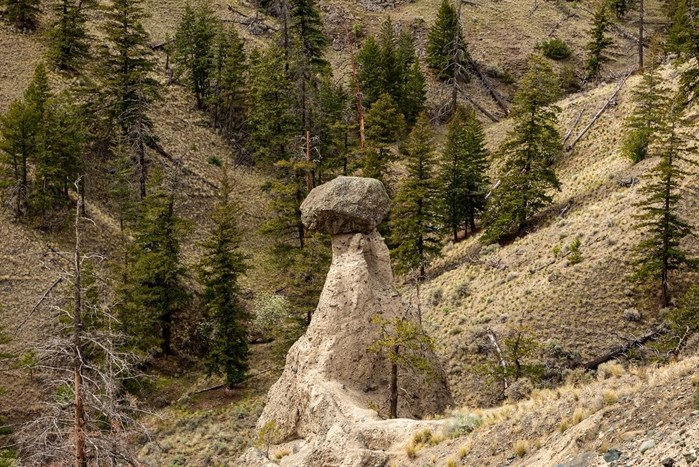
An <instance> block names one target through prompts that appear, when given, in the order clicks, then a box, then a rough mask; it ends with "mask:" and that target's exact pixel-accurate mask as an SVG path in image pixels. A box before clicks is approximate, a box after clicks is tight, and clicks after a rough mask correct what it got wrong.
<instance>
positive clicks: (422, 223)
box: [391, 114, 441, 280]
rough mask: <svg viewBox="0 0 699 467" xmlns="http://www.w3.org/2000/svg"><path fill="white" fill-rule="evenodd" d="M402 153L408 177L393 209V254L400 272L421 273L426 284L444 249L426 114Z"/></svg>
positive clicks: (431, 136)
mask: <svg viewBox="0 0 699 467" xmlns="http://www.w3.org/2000/svg"><path fill="white" fill-rule="evenodd" d="M402 152H403V154H404V156H405V162H406V169H407V171H408V176H407V177H406V178H405V179H404V180H403V183H402V184H401V185H400V186H399V188H398V194H397V195H396V198H395V201H394V205H393V216H392V217H391V235H392V236H393V238H392V240H393V243H394V244H395V245H397V246H396V248H395V249H394V250H393V252H394V255H395V259H396V270H397V271H399V272H401V273H407V272H410V271H412V270H418V271H419V278H420V280H422V279H424V278H425V267H426V265H427V263H428V262H429V260H430V259H431V258H433V257H435V256H438V255H439V251H440V249H441V245H440V242H439V237H438V231H439V224H438V210H437V201H438V191H437V179H436V157H435V153H434V136H433V133H432V129H431V128H430V123H429V119H428V118H427V116H426V115H425V114H422V115H421V116H420V117H419V118H418V121H417V122H416V123H415V127H414V128H413V131H412V132H411V133H410V136H409V137H408V140H407V142H406V144H405V146H404V147H403V149H402Z"/></svg>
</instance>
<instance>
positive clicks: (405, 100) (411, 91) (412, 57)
mask: <svg viewBox="0 0 699 467" xmlns="http://www.w3.org/2000/svg"><path fill="white" fill-rule="evenodd" d="M397 57H398V63H399V66H400V70H401V74H400V83H399V92H398V95H397V96H395V97H394V98H395V99H396V103H397V105H398V107H399V108H400V110H401V113H402V114H403V116H404V117H405V121H406V123H407V124H408V126H412V125H413V124H414V123H415V121H416V120H417V117H418V115H420V114H421V113H422V111H423V110H424V108H425V101H426V100H427V91H426V85H425V77H424V75H423V74H422V70H421V69H420V63H419V61H418V59H417V55H416V53H415V44H414V42H413V36H412V34H411V33H410V32H409V31H404V32H403V33H402V34H401V35H400V37H399V40H398V53H397Z"/></svg>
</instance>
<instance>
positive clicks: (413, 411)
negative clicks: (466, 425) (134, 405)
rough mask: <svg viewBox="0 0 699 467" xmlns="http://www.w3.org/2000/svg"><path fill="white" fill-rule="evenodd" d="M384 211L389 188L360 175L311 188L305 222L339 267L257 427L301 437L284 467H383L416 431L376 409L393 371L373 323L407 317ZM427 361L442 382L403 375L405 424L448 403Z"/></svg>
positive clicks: (281, 436) (384, 402)
mask: <svg viewBox="0 0 699 467" xmlns="http://www.w3.org/2000/svg"><path fill="white" fill-rule="evenodd" d="M387 210H388V196H387V195H386V192H385V190H384V188H383V185H382V184H381V183H380V182H378V181H377V180H373V179H365V178H356V177H340V178H338V179H335V180H333V181H331V182H329V183H327V184H325V185H322V186H320V187H318V188H316V189H314V190H313V191H312V192H311V194H310V195H309V196H308V199H307V200H306V201H305V202H304V203H303V205H302V211H303V220H304V223H305V224H306V225H307V226H309V227H311V228H316V229H321V230H322V231H325V232H327V233H330V234H331V235H332V249H333V260H332V265H331V266H330V271H329V272H328V276H327V279H326V282H325V286H324V288H323V292H322V294H321V296H320V301H319V303H318V307H317V309H316V312H315V314H314V315H313V320H312V322H311V324H310V326H309V327H308V329H307V331H306V334H305V335H304V336H302V337H301V338H300V339H299V340H298V341H297V342H296V343H295V344H294V345H293V346H292V347H291V349H290V350H289V353H288V355H287V360H286V366H285V368H284V372H283V374H282V376H281V378H280V379H279V381H277V382H276V383H275V384H274V386H273V387H272V388H271V389H270V392H269V395H268V399H267V404H266V406H265V409H264V411H263V413H262V415H261V417H260V420H259V422H258V428H262V427H264V426H268V427H269V426H272V425H273V426H274V427H275V436H276V437H277V439H276V441H278V442H281V441H289V440H294V439H300V440H301V441H298V442H297V443H296V444H294V451H295V452H294V453H293V454H292V455H291V456H289V457H287V458H284V460H282V462H281V465H289V466H291V465H304V466H307V467H314V466H326V465H342V466H348V467H349V466H373V465H377V466H378V465H383V464H384V463H385V462H386V459H387V454H386V453H385V452H384V451H383V450H384V449H386V448H387V447H388V446H390V445H391V443H392V442H395V441H396V440H397V439H399V438H401V437H404V436H405V435H406V430H408V432H409V431H410V429H411V428H410V427H413V423H412V422H411V421H407V420H403V421H401V422H398V421H395V420H393V421H387V420H382V418H381V417H380V416H379V414H378V413H377V411H376V410H374V409H378V410H380V411H382V412H383V413H385V412H387V408H388V401H389V375H390V373H391V372H390V362H388V361H387V360H386V359H385V357H384V356H383V355H381V354H378V353H374V352H370V351H369V350H368V348H369V347H370V346H371V345H372V344H373V343H375V342H376V340H377V339H378V336H379V329H378V327H377V325H376V324H374V323H373V322H372V318H373V317H374V316H375V315H380V316H382V317H384V318H387V319H391V318H395V317H399V318H405V319H411V313H410V310H409V309H408V307H406V305H405V304H404V303H403V302H402V300H401V297H400V295H399V294H398V292H397V291H396V289H395V288H394V286H393V275H392V272H391V263H390V258H389V253H388V248H387V247H386V244H385V243H384V241H383V238H381V236H380V235H379V233H378V232H377V231H376V230H375V228H376V226H377V225H378V223H379V222H380V221H381V219H382V218H383V217H384V216H385V214H386V212H387ZM426 357H427V358H428V360H430V362H431V366H432V367H433V368H435V369H437V371H436V372H435V374H436V376H432V377H431V378H429V379H426V378H425V377H424V376H422V375H418V374H416V373H414V372H411V371H408V370H401V371H399V386H400V388H401V389H400V393H401V397H400V398H399V408H398V415H399V416H400V417H409V418H414V419H420V418H423V417H425V416H427V415H431V414H436V413H440V412H443V411H444V409H445V408H446V407H447V406H448V405H449V404H451V396H450V393H449V389H448V388H447V385H446V379H445V377H444V375H443V373H442V372H441V370H440V369H439V368H440V366H439V362H438V360H437V357H436V356H435V355H434V354H431V353H430V354H429V355H426ZM413 428H414V427H413ZM247 455H248V456H251V454H250V453H248V454H247Z"/></svg>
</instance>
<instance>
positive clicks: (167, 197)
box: [120, 187, 190, 355]
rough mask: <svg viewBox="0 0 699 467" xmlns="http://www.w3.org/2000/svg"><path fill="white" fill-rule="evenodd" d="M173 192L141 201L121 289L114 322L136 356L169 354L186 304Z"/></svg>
mask: <svg viewBox="0 0 699 467" xmlns="http://www.w3.org/2000/svg"><path fill="white" fill-rule="evenodd" d="M174 205H175V199H174V193H168V192H166V191H165V189H164V188H163V187H158V188H157V189H155V190H153V192H152V193H150V194H149V195H148V196H146V198H145V199H144V200H143V203H142V207H141V213H140V216H139V219H138V223H137V225H136V231H135V233H134V239H133V243H132V248H131V255H130V256H131V258H130V260H129V267H128V270H127V273H126V282H125V283H124V284H123V285H122V287H121V290H120V292H121V293H120V296H121V299H122V305H121V309H120V320H121V322H122V323H123V324H124V328H125V331H126V333H127V335H129V336H130V337H131V338H132V345H133V346H134V347H135V348H138V349H140V350H142V351H151V350H153V349H158V350H159V351H161V352H162V353H163V354H165V355H171V354H172V353H173V345H172V337H173V327H174V325H175V322H176V318H177V314H178V313H179V312H181V311H182V310H183V309H184V308H185V307H186V305H187V304H188V303H189V300H190V295H189V292H188V291H187V289H186V288H185V286H184V284H183V279H184V276H185V268H184V266H183V265H182V263H181V259H180V240H181V239H182V237H183V235H184V233H185V224H184V222H183V220H182V219H181V218H180V217H178V216H177V214H176V213H175V209H174V208H175V206H174Z"/></svg>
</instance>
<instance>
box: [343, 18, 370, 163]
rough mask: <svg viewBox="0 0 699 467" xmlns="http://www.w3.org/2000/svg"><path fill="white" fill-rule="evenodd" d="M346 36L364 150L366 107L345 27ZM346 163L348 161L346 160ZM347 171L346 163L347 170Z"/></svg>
mask: <svg viewBox="0 0 699 467" xmlns="http://www.w3.org/2000/svg"><path fill="white" fill-rule="evenodd" d="M345 37H346V38H347V45H348V46H349V53H350V62H351V63H352V81H354V95H355V97H356V99H357V119H358V122H359V149H361V150H364V143H365V137H364V107H363V105H362V91H361V89H360V88H359V79H358V78H357V61H356V60H355V58H354V47H353V44H354V41H352V40H350V39H349V37H350V36H349V32H348V31H347V29H346V28H345ZM345 164H346V162H345ZM346 171H347V168H346V165H345V172H346Z"/></svg>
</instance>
